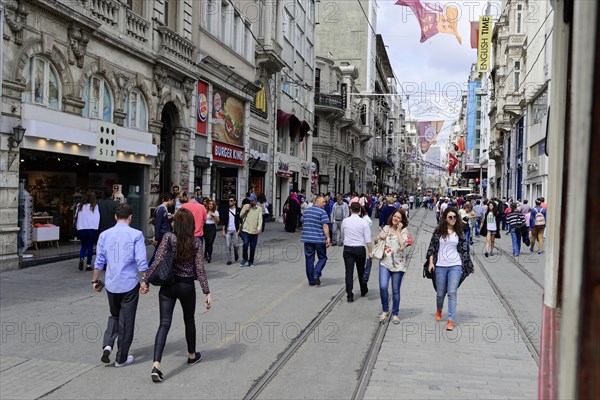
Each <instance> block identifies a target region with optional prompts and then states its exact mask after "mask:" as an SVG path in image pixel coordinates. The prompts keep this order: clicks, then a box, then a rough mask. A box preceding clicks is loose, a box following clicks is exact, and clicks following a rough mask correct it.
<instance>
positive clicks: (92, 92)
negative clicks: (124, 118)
mask: <svg viewBox="0 0 600 400" xmlns="http://www.w3.org/2000/svg"><path fill="white" fill-rule="evenodd" d="M83 101H85V107H84V108H83V112H82V115H83V116H84V117H87V118H93V119H101V120H103V121H106V122H112V116H113V113H112V95H111V93H110V89H109V87H108V84H107V83H106V81H105V80H104V79H103V78H101V77H99V76H92V77H90V79H88V83H87V85H85V88H83Z"/></svg>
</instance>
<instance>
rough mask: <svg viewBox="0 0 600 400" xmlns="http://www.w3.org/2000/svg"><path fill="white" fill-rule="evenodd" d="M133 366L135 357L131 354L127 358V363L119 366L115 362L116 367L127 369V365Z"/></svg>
mask: <svg viewBox="0 0 600 400" xmlns="http://www.w3.org/2000/svg"><path fill="white" fill-rule="evenodd" d="M131 364H133V356H132V355H131V354H130V355H128V356H127V361H125V362H124V363H122V364H119V363H118V362H116V361H115V367H126V366H127V365H131Z"/></svg>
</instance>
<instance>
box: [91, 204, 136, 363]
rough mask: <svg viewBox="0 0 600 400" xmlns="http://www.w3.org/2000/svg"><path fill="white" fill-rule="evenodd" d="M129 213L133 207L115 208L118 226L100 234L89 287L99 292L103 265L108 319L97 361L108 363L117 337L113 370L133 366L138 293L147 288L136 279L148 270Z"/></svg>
mask: <svg viewBox="0 0 600 400" xmlns="http://www.w3.org/2000/svg"><path fill="white" fill-rule="evenodd" d="M132 214H133V207H131V206H130V205H128V204H119V205H118V206H117V212H116V214H115V218H116V220H117V224H116V225H115V226H114V227H112V228H110V229H108V230H106V231H104V232H102V234H101V235H100V237H99V238H98V245H97V247H96V263H95V264H94V266H95V269H94V275H93V278H92V288H93V289H94V290H95V291H97V292H100V291H102V287H103V286H102V284H101V282H100V281H99V280H98V277H99V276H100V271H101V270H102V268H103V267H104V264H106V275H105V279H106V294H107V295H108V306H109V308H110V317H108V326H107V327H106V331H105V332H104V339H103V345H102V348H103V351H102V357H101V358H100V360H101V361H102V362H103V363H106V364H108V363H109V362H110V358H109V357H110V353H111V352H112V349H113V346H114V344H115V339H116V338H117V337H118V338H119V351H118V352H117V358H116V360H115V367H123V366H125V365H129V364H131V363H133V356H132V355H130V354H128V353H129V347H130V346H131V342H132V341H133V331H134V327H135V313H136V311H137V304H138V299H139V292H140V291H141V292H142V293H147V292H148V286H146V284H145V283H144V282H142V283H141V285H140V283H139V279H138V272H143V271H145V270H147V269H148V264H147V263H146V244H145V242H144V235H143V234H142V232H140V231H138V230H137V229H133V228H131V227H130V226H129V224H131V215H132ZM99 283H100V284H99Z"/></svg>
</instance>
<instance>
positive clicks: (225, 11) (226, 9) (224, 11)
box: [220, 2, 229, 43]
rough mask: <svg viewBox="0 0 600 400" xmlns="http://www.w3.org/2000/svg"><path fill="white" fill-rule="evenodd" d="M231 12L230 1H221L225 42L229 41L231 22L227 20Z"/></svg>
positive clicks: (222, 29)
mask: <svg viewBox="0 0 600 400" xmlns="http://www.w3.org/2000/svg"><path fill="white" fill-rule="evenodd" d="M228 14H229V3H226V2H221V37H220V39H221V41H222V42H223V43H229V35H228V34H227V33H228V32H227V31H228V29H229V24H228V21H227V19H228V18H227V15H228Z"/></svg>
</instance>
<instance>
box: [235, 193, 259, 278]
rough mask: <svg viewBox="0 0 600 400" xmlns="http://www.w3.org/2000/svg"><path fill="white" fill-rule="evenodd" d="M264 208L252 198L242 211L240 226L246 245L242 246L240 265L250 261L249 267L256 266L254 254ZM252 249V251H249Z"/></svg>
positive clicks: (243, 265)
mask: <svg viewBox="0 0 600 400" xmlns="http://www.w3.org/2000/svg"><path fill="white" fill-rule="evenodd" d="M262 219H263V209H262V208H261V207H259V206H258V204H257V202H256V199H255V200H251V201H250V204H245V205H244V207H242V210H241V211H240V221H241V223H240V227H239V230H240V231H241V233H240V234H241V236H242V240H243V241H244V245H243V248H242V261H240V266H241V267H245V266H246V263H248V266H249V267H253V266H254V254H255V253H256V244H257V243H258V235H259V234H260V232H261V229H262ZM248 249H250V253H248Z"/></svg>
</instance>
